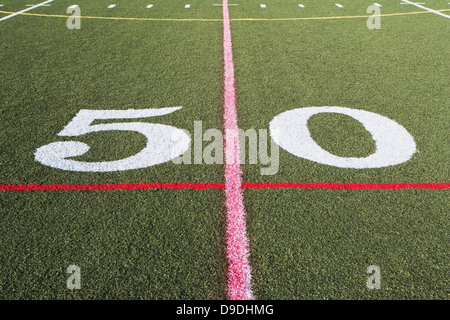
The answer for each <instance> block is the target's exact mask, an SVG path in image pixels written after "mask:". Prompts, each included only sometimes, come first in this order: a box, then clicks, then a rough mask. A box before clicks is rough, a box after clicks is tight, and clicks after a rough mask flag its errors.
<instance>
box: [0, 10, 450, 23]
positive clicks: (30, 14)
mask: <svg viewBox="0 0 450 320" xmlns="http://www.w3.org/2000/svg"><path fill="white" fill-rule="evenodd" d="M436 11H438V12H445V11H450V9H442V10H436ZM0 13H5V14H13V13H15V12H9V11H1V10H0ZM423 13H432V12H430V11H415V12H400V13H386V14H381V15H380V17H390V16H405V15H412V14H423ZM20 15H24V16H37V17H53V18H66V19H67V18H69V17H72V18H82V19H101V20H126V21H200V22H201V21H204V22H209V21H223V20H222V19H202V18H198V19H182V18H127V17H93V16H81V17H79V16H67V15H58V14H41V13H25V12H24V13H21V14H20ZM368 17H369V16H368V15H364V16H334V17H299V18H233V19H230V20H231V21H297V20H332V19H355V18H368Z"/></svg>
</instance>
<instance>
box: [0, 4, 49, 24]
mask: <svg viewBox="0 0 450 320" xmlns="http://www.w3.org/2000/svg"><path fill="white" fill-rule="evenodd" d="M52 1H53V0H47V1H44V2H41V3H39V4H36V5H34V6H32V7H29V8H27V9H23V10H21V11H17V12H15V13H13V14H10V15H9V16H6V17H3V18H0V21H3V20H6V19H9V18H12V17H15V16H17V15H19V14H22V13H24V12H27V11H30V10H33V9H34V8H37V7H40V6H43V5H45V4H47V3H50V2H52Z"/></svg>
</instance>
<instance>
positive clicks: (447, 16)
mask: <svg viewBox="0 0 450 320" xmlns="http://www.w3.org/2000/svg"><path fill="white" fill-rule="evenodd" d="M402 1H403V2H405V3H407V4H412V5H413V6H416V7H417V8H420V9H423V10H426V11H429V12H432V13H434V14H437V15H439V16H441V17H444V18H447V19H450V16H449V15H446V14H443V13H441V12H439V11H436V10H433V9H430V8H427V7H424V6H422V5H420V4H417V3H414V2H411V1H408V0H402Z"/></svg>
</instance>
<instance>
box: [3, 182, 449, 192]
mask: <svg viewBox="0 0 450 320" xmlns="http://www.w3.org/2000/svg"><path fill="white" fill-rule="evenodd" d="M242 188H243V189H334V190H339V189H343V190H344V189H345V190H363V189H388V190H399V189H450V183H446V182H438V183H436V182H429V183H336V182H316V183H297V182H244V183H242ZM147 189H192V190H202V189H225V184H224V183H214V182H212V183H210V182H167V183H162V182H150V183H112V184H103V183H96V184H0V191H83V190H86V191H89V190H147Z"/></svg>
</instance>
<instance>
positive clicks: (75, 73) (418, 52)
mask: <svg viewBox="0 0 450 320" xmlns="http://www.w3.org/2000/svg"><path fill="white" fill-rule="evenodd" d="M336 2H338V3H341V4H342V5H343V6H344V7H343V8H338V7H337V6H335V3H336ZM150 3H151V2H150ZM213 3H216V2H204V1H193V2H191V3H190V4H191V8H189V9H185V8H184V5H185V3H181V2H178V1H172V0H171V1H160V0H157V1H155V2H153V4H154V7H152V8H151V9H147V8H146V6H147V5H148V4H149V2H148V1H143V0H133V1H128V2H126V3H116V4H117V6H116V7H115V8H113V9H107V6H108V5H110V4H112V2H111V1H106V0H101V1H88V0H80V1H77V3H76V4H78V5H79V7H80V8H81V15H82V16H84V18H82V20H81V30H69V29H68V28H67V26H66V18H64V17H56V16H54V17H51V16H27V15H21V16H16V17H14V18H11V19H8V20H5V21H1V22H0V184H2V185H3V184H32V183H43V184H98V183H124V182H218V183H223V180H224V179H223V172H224V168H223V165H220V164H214V165H206V164H204V163H203V164H185V165H177V164H174V163H172V162H167V163H164V164H160V165H157V166H153V167H148V168H144V169H137V170H126V171H118V172H109V173H93V172H69V171H63V170H59V169H55V168H51V167H47V166H44V165H42V164H40V163H38V162H37V161H35V159H34V152H35V151H36V149H37V148H40V147H42V146H44V145H47V144H49V143H52V142H61V141H79V142H84V143H86V144H88V145H89V146H90V147H91V149H90V150H89V152H87V153H86V154H85V155H83V156H80V157H77V158H74V159H76V160H79V161H86V162H95V161H114V160H117V159H122V158H126V157H129V156H131V155H134V154H136V153H137V152H139V151H140V150H141V149H142V148H143V147H144V146H145V143H146V141H145V137H143V136H142V135H141V134H139V133H137V132H133V131H128V132H124V131H122V132H118V131H109V132H106V131H104V132H96V133H90V134H86V135H82V136H79V137H59V136H58V135H57V134H58V133H59V132H60V131H61V130H62V129H63V128H64V127H65V126H66V125H67V124H68V123H69V122H70V121H71V120H72V119H73V118H74V117H75V115H76V114H77V112H78V111H79V110H80V109H96V110H101V109H104V110H127V109H144V108H164V107H176V106H182V109H181V110H178V111H176V112H174V113H172V114H169V115H166V116H159V117H154V118H145V119H132V120H130V119H125V120H123V119H117V120H101V121H96V122H95V124H101V123H121V122H136V121H142V122H148V123H160V124H165V125H171V126H175V127H177V128H180V129H186V130H188V131H189V132H190V133H191V134H193V129H194V121H202V126H203V131H205V130H206V129H211V128H214V129H219V130H223V124H222V123H223V120H222V115H223V88H222V87H223V56H222V54H223V53H222V32H223V29H222V28H223V26H222V22H221V21H220V20H221V18H222V8H221V7H219V6H213V5H212V4H213ZM219 3H220V1H219ZM230 3H234V4H238V6H230V8H229V10H230V18H231V28H232V42H233V55H234V64H235V77H236V89H237V106H238V120H239V127H240V128H242V129H245V130H247V129H255V130H260V129H263V130H264V129H268V128H269V123H270V121H271V120H272V119H273V118H274V117H275V116H276V115H278V114H280V113H282V112H284V111H287V110H292V109H296V108H304V107H313V106H316V107H318V106H340V107H346V108H354V109H361V110H367V111H370V112H374V113H378V114H380V115H382V116H385V117H388V118H390V119H392V120H395V121H396V122H397V123H399V124H400V125H402V126H403V127H405V129H406V130H407V131H408V132H409V133H410V134H411V135H412V136H413V137H414V140H415V142H416V145H417V149H418V152H417V153H415V154H414V155H413V157H412V158H411V159H410V160H409V161H407V162H405V163H402V164H400V165H396V166H390V167H385V168H377V169H360V170H356V169H344V168H337V167H332V166H328V165H323V164H319V163H315V162H312V161H309V160H306V159H301V158H298V157H296V156H294V155H292V154H290V153H288V152H287V151H285V150H283V149H281V148H280V154H279V156H280V158H279V160H280V163H279V168H278V171H277V173H276V174H275V175H261V171H260V169H261V168H262V167H266V166H267V165H263V164H249V163H248V162H247V163H246V164H244V165H243V166H242V169H243V180H244V182H361V183H373V182H376V183H386V182H390V183H396V182H406V183H407V182H418V183H426V182H447V183H448V181H449V180H450V176H449V170H448V159H449V156H450V148H449V144H448V143H449V140H448V129H449V127H448V123H449V104H448V96H449V94H450V89H449V88H450V83H449V79H448V71H449V67H450V65H449V60H448V54H449V50H450V47H449V43H448V33H449V31H450V25H449V23H448V19H445V18H444V17H440V16H438V15H435V14H432V13H423V14H408V15H392V16H382V17H381V29H379V30H369V29H368V28H367V26H366V17H356V18H355V17H352V18H338V19H322V18H326V17H345V16H347V17H348V16H367V17H368V16H369V15H368V14H367V13H366V9H367V7H368V6H370V5H371V4H372V3H371V2H370V1H365V0H358V1H349V0H343V1H328V0H324V1H312V0H305V1H303V0H302V1H293V0H283V1H274V0H270V1H255V0H251V1H241V0H236V1H233V2H231V1H230ZM261 3H264V4H266V6H267V7H266V8H264V9H263V8H260V4H261ZM298 3H302V4H304V5H305V8H300V7H299V6H298ZM379 3H381V4H382V5H383V7H382V8H381V13H382V14H397V13H410V12H420V11H422V10H421V9H419V8H416V7H414V6H411V5H401V4H400V1H398V2H395V1H389V2H387V1H379ZM2 4H4V6H3V7H0V11H7V12H14V11H18V10H22V9H24V8H26V7H25V5H27V4H29V3H28V2H26V1H24V0H20V1H12V0H5V1H3V2H2ZM73 4H75V3H74V2H70V1H67V0H55V1H54V2H52V3H51V6H50V7H40V8H36V9H33V10H31V11H29V13H33V14H47V15H67V16H68V14H67V13H66V10H67V7H69V6H70V5H73ZM426 6H428V7H430V8H433V9H436V10H441V9H448V4H447V2H445V1H443V0H431V1H429V2H427V4H426ZM447 14H450V13H449V12H447ZM6 15H7V13H0V18H1V17H3V16H6ZM87 16H88V17H89V18H87ZM102 18H108V19H102ZM286 18H288V19H290V18H314V19H310V20H283V19H286ZM316 18H320V19H316ZM137 19H166V20H165V21H162V20H161V21H156V20H155V21H150V20H137ZM169 19H175V20H169ZM177 19H204V20H197V21H195V20H177ZM205 19H206V20H205ZM208 19H209V20H208ZM270 19H275V20H270ZM308 129H309V130H310V132H311V136H312V137H313V139H314V140H315V141H316V142H317V143H318V144H319V145H320V146H321V147H322V148H323V149H325V150H327V151H329V152H331V153H333V154H335V155H338V156H341V157H366V156H368V155H370V154H372V153H373V152H374V150H375V144H374V141H373V140H372V138H371V136H370V134H369V133H368V132H367V131H366V130H365V129H364V127H363V126H362V125H361V123H359V122H358V121H356V120H354V119H353V118H350V117H348V116H344V115H339V114H325V113H322V114H318V115H315V116H313V117H311V119H310V120H309V122H308ZM192 138H193V137H192ZM206 145H207V143H206V142H204V144H203V146H204V147H205V146H206ZM247 151H248V150H247ZM248 158H249V157H247V159H248ZM224 198H225V196H224V192H223V190H128V191H127V190H116V191H107V190H104V191H52V192H45V191H39V192H4V191H1V192H0V244H1V246H2V250H1V251H0V299H225V298H226V281H227V279H226V277H227V274H226V268H227V261H226V254H225V243H226V235H225V208H224V205H223V203H224ZM244 201H245V206H246V211H247V227H248V238H249V242H250V249H251V250H250V252H251V255H250V263H251V267H252V270H253V273H252V276H253V289H254V292H255V297H256V298H257V299H447V298H448V289H447V287H448V271H449V270H448V265H449V264H448V261H449V260H448V259H449V257H448V252H449V250H448V249H449V248H448V234H447V233H448V228H449V217H448V207H449V204H450V202H449V200H448V190H304V189H298V190H295V189H280V190H245V191H244ZM72 264H74V265H78V266H79V267H80V268H81V277H82V278H81V279H82V289H80V290H74V291H71V290H69V289H67V287H66V281H67V278H68V276H69V275H68V274H67V273H66V269H67V267H68V266H69V265H72ZM370 265H377V266H379V267H380V270H381V289H380V290H369V289H368V288H367V287H366V280H367V278H368V277H369V274H367V273H366V270H367V267H369V266H370Z"/></svg>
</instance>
